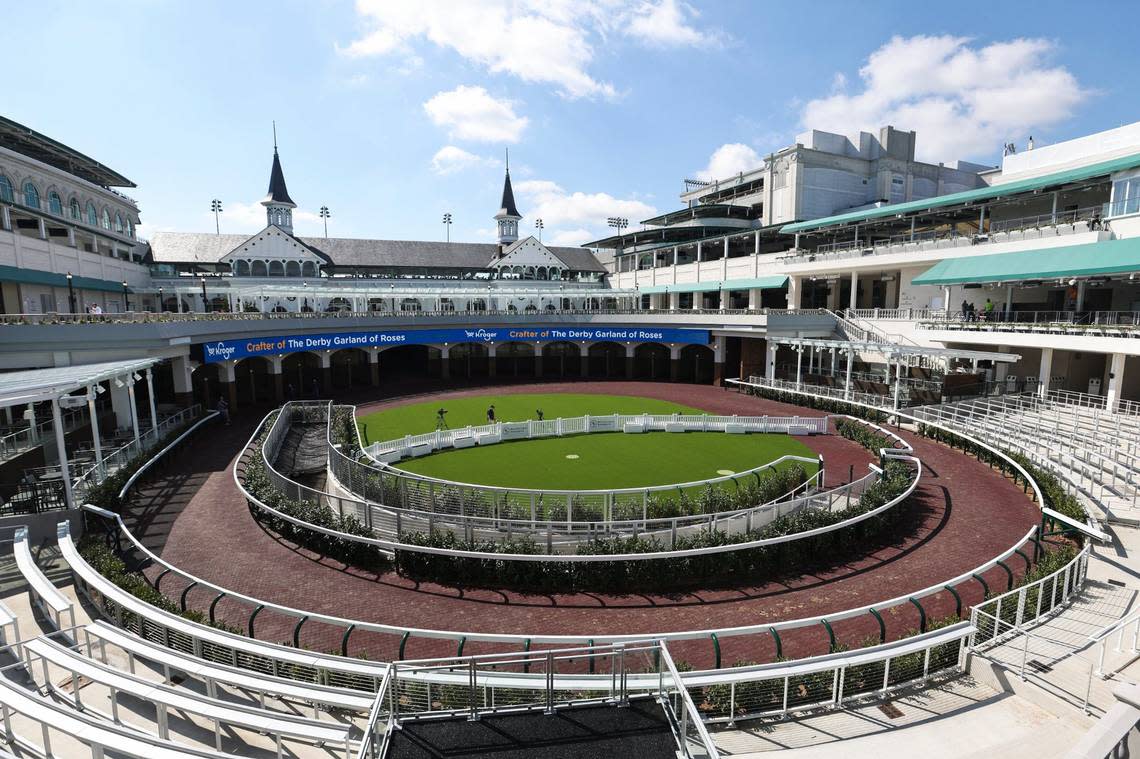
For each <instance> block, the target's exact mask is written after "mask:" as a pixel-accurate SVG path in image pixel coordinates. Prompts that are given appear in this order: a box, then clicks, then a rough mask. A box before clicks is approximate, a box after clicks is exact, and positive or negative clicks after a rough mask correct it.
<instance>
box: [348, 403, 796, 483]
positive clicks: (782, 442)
mask: <svg viewBox="0 0 1140 759" xmlns="http://www.w3.org/2000/svg"><path fill="white" fill-rule="evenodd" d="M492 403H494V404H495V412H496V417H497V418H498V420H499V421H521V420H525V419H534V418H537V417H536V414H535V410H536V409H542V410H543V412H544V413H545V415H546V418H547V419H554V418H556V417H559V416H562V417H571V416H582V415H584V414H612V413H615V412H616V413H626V414H632V413H642V412H645V413H654V414H669V413H674V412H681V413H701V412H700V410H698V409H694V408H690V407H684V406H678V405H677V404H674V403H667V402H665V401H660V400H655V399H652V398H638V397H635V396H621V395H577V394H553V395H538V394H536V395H501V396H494V395H486V396H479V397H474V398H462V399H451V400H448V401H445V402H440V401H432V402H428V403H419V404H414V405H411V406H402V407H398V408H394V409H391V410H387V411H380V412H377V413H374V414H369V415H368V416H365V417H362V418H360V419H359V420H358V422H359V424H360V425H361V427H362V429H365V428H366V430H367V436H368V438H369V439H370V440H372V441H376V440H386V439H391V438H395V437H400V436H402V435H406V434H419V433H422V432H430V431H432V430H433V429H435V411H436V409H438V408H440V406H443V407H444V408H446V409H447V410H448V414H447V421H448V424H449V425H450V426H451V427H452V428H453V429H454V428H458V427H465V426H467V425H468V424H484V423H485V422H486V410H487V406H488V405H490V404H492ZM787 454H793V455H800V456H808V457H811V458H814V457H815V454H814V452H813V451H812V450H811V449H809V448H808V447H807V446H806V445H804V444H803V443H802V442H800V441H799V440H796V439H795V438H792V437H790V436H788V435H778V434H777V435H768V434H751V435H726V434H724V433H723V432H705V433H699V432H688V433H684V434H680V433H668V432H651V433H646V434H641V435H626V434H624V433H620V432H614V433H593V434H590V435H572V436H569V437H562V438H544V439H539V440H518V441H510V442H506V443H498V444H496V445H489V446H486V447H482V446H476V447H474V448H464V449H460V450H452V449H444V450H443V451H441V452H439V453H435V454H432V455H430V456H424V457H422V458H418V459H409V460H405V461H402V462H400V464H399V465H398V466H399V467H400V468H402V469H405V470H407V471H409V472H415V473H418V474H425V475H430V476H433V477H442V478H445V479H451V480H460V481H463V482H471V483H478V484H484V485H499V486H503V487H517V488H550V489H556V490H557V489H584V490H589V489H603V488H624V487H644V486H649V485H666V484H669V483H674V482H688V481H692V480H700V479H706V478H709V477H716V476H718V474H721V473H722V472H719V471H718V470H728V471H732V472H740V471H744V470H746V469H751V468H753V467H756V466H760V465H761V464H765V463H767V462H769V461H772V460H774V459H777V458H779V457H780V456H784V455H787ZM568 456H576V457H577V458H567V457H568ZM808 470H809V474H810V473H811V472H814V471H815V467H814V466H811V467H808ZM724 473H727V472H724Z"/></svg>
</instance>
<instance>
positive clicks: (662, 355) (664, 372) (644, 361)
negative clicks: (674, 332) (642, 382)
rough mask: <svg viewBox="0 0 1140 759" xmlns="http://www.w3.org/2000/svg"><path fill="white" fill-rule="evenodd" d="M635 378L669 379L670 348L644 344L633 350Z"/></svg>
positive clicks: (655, 344)
mask: <svg viewBox="0 0 1140 759" xmlns="http://www.w3.org/2000/svg"><path fill="white" fill-rule="evenodd" d="M633 376H634V377H637V378H638V379H651V380H657V379H669V348H668V346H665V345H662V344H661V343H642V344H641V345H639V346H637V347H636V348H634V350H633Z"/></svg>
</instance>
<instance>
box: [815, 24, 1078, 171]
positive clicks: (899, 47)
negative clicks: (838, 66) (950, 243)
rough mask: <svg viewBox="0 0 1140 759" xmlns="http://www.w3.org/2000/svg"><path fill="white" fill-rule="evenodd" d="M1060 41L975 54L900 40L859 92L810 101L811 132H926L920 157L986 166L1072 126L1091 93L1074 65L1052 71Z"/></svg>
mask: <svg viewBox="0 0 1140 759" xmlns="http://www.w3.org/2000/svg"><path fill="white" fill-rule="evenodd" d="M1053 50H1054V45H1053V43H1052V42H1050V41H1048V40H1043V39H1015V40H1010V41H1007V42H994V43H991V44H988V45H984V46H980V47H979V46H972V45H971V40H969V39H968V38H965V37H953V36H950V35H942V36H937V37H931V36H916V37H894V38H892V39H891V40H890V41H889V42H887V43H886V44H885V45H883V46H882V47H880V48H879V49H878V50H876V51H874V52H873V53H871V55H870V56H869V57H868V59H867V62H866V64H865V65H864V66H863V67H862V68H860V69H859V79H860V81H861V85H862V89H861V90H860V91H857V92H854V93H849V92H848V91H847V78H846V77H845V76H844V75H842V74H837V75H836V77H835V80H834V86H833V91H832V94H830V95H829V96H827V97H823V98H818V99H816V100H811V101H809V102H808V103H807V104H806V105H805V106H804V107H803V110H802V113H801V121H802V124H803V126H804V127H805V128H810V129H821V130H825V131H830V132H839V133H841V134H853V132H855V131H858V130H865V131H872V132H874V131H876V130H877V129H878V128H879V127H880V126H885V125H887V124H892V125H894V126H897V127H899V128H900V129H913V130H915V131H917V132H918V144H917V150H918V154H919V158H920V159H922V160H928V161H951V160H953V159H955V158H985V157H990V156H992V155H994V154H995V153H996V152H997V151H998V150H999V149H1000V146H1001V144H1002V143H1004V142H1006V141H1009V140H1021V139H1024V138H1025V137H1027V136H1028V135H1029V134H1032V133H1033V132H1034V131H1037V130H1042V129H1044V128H1047V127H1049V126H1052V125H1054V124H1057V123H1059V122H1061V121H1064V120H1065V119H1067V118H1069V117H1070V116H1071V115H1072V114H1073V112H1074V110H1075V109H1076V106H1077V105H1079V104H1080V103H1081V102H1082V101H1083V100H1085V99H1086V98H1087V97H1088V95H1089V94H1090V93H1089V91H1088V90H1086V89H1085V88H1084V87H1082V86H1081V84H1080V82H1078V81H1077V79H1076V77H1075V76H1074V75H1073V74H1072V73H1071V72H1070V71H1069V70H1068V69H1066V68H1065V67H1064V66H1054V65H1051V64H1050V62H1049V57H1050V55H1051V54H1052V53H1053Z"/></svg>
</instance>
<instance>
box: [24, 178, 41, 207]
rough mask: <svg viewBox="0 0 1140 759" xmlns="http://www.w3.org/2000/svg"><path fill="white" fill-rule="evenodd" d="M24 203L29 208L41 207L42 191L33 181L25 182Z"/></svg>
mask: <svg viewBox="0 0 1140 759" xmlns="http://www.w3.org/2000/svg"><path fill="white" fill-rule="evenodd" d="M24 205H26V206H27V207H28V208H39V207H40V191H39V190H37V189H36V186H35V185H34V184H32V183H31V182H24Z"/></svg>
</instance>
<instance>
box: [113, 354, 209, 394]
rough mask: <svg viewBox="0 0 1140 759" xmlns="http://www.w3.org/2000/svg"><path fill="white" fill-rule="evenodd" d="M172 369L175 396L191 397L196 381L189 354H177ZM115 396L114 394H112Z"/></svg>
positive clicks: (171, 364) (171, 363)
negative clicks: (194, 380) (194, 381)
mask: <svg viewBox="0 0 1140 759" xmlns="http://www.w3.org/2000/svg"><path fill="white" fill-rule="evenodd" d="M170 370H171V372H172V373H173V374H174V395H175V397H176V398H191V397H192V396H191V394H192V393H193V392H194V383H193V377H192V375H193V369H192V368H191V367H190V358H189V356H175V357H174V358H173V359H172V360H171V362H170ZM113 397H114V395H112V398H113ZM179 402H181V401H179Z"/></svg>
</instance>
